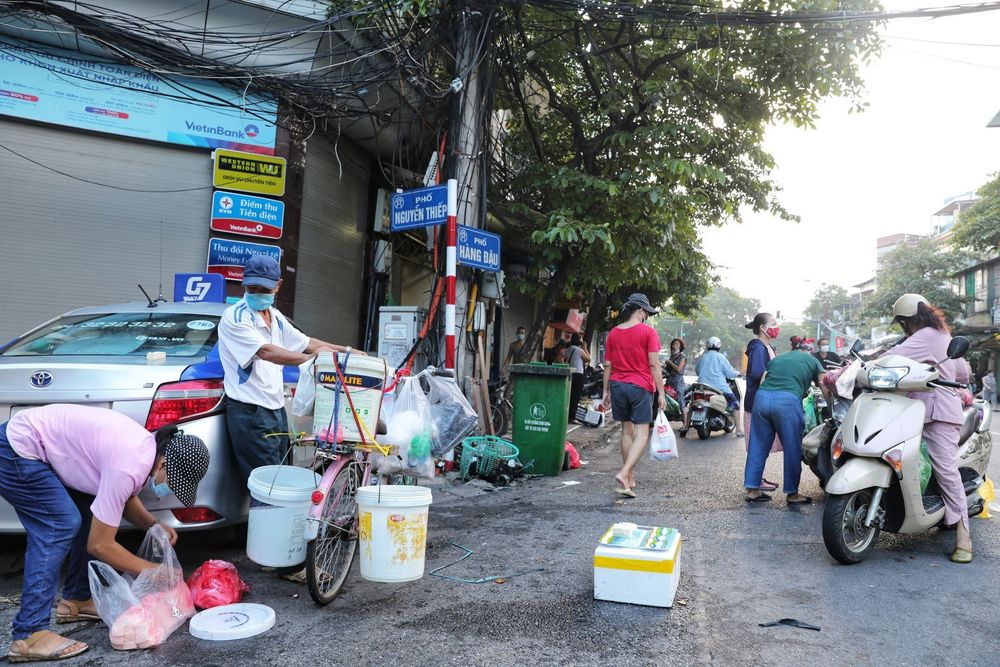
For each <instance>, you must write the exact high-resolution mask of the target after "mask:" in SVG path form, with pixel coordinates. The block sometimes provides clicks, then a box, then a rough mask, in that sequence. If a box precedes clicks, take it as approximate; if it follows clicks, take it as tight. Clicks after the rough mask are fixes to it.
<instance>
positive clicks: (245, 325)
mask: <svg viewBox="0 0 1000 667" xmlns="http://www.w3.org/2000/svg"><path fill="white" fill-rule="evenodd" d="M243 286H244V288H245V290H246V293H245V294H244V296H243V298H242V299H240V300H239V301H238V302H237V303H235V304H233V305H232V306H231V307H229V308H227V309H226V312H225V313H224V314H223V315H222V320H221V321H220V322H219V357H220V358H221V360H222V367H223V369H224V370H225V388H226V423H227V425H228V428H229V440H230V442H231V443H232V447H233V454H234V455H235V457H236V463H237V465H238V466H239V468H240V474H241V475H242V476H243V479H244V481H246V480H248V479H249V478H250V473H251V472H252V471H253V469H254V468H259V467H260V466H266V465H279V464H280V463H281V462H282V461H283V460H284V458H285V454H286V451H287V450H288V436H287V435H279V436H274V435H272V436H271V437H268V435H269V434H272V433H281V434H287V433H288V419H287V416H286V414H285V393H284V380H283V368H282V367H283V366H298V365H299V364H302V363H304V362H306V361H308V360H309V359H311V358H313V357H315V356H316V352H318V351H319V350H320V349H323V348H327V349H331V350H336V351H338V352H347V351H349V350H350V349H351V348H349V347H344V346H341V345H334V344H333V343H327V342H324V341H321V340H317V339H316V338H310V337H309V336H306V335H305V334H304V333H302V332H301V331H299V330H298V329H296V328H295V327H294V326H292V323H291V322H289V321H288V319H287V318H286V317H285V316H284V315H282V314H281V313H280V312H279V311H278V309H277V308H274V307H273V305H272V304H273V303H274V295H275V294H277V293H278V290H279V289H280V288H281V269H280V267H279V266H278V262H277V260H275V259H274V258H273V257H271V256H267V255H254V256H253V257H251V258H250V259H249V260H248V261H247V263H246V266H245V267H244V268H243ZM353 354H364V353H363V352H358V351H356V350H355V351H354V352H353Z"/></svg>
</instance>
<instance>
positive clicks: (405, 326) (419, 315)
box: [378, 306, 427, 371]
mask: <svg viewBox="0 0 1000 667" xmlns="http://www.w3.org/2000/svg"><path fill="white" fill-rule="evenodd" d="M426 317H427V311H426V310H424V309H423V308H419V307H417V306H382V307H381V308H379V311H378V356H380V357H382V358H383V359H385V361H386V363H387V364H389V366H390V367H391V368H399V366H400V365H401V364H402V363H403V360H404V359H405V358H406V354H407V353H408V352H409V351H410V348H412V347H413V345H414V344H415V343H416V342H417V336H419V335H420V329H421V327H423V326H424V319H425V318H426ZM415 356H416V357H417V359H416V360H415V361H414V364H413V369H414V370H415V371H419V370H423V368H424V366H426V362H425V361H424V355H423V354H422V353H421V352H419V351H418V352H417V354H416V355H415Z"/></svg>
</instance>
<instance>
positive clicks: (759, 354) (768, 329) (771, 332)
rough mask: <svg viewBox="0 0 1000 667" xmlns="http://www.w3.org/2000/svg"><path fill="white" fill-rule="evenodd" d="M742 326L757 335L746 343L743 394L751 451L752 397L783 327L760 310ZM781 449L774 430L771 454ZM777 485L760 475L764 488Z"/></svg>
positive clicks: (746, 441) (746, 439)
mask: <svg viewBox="0 0 1000 667" xmlns="http://www.w3.org/2000/svg"><path fill="white" fill-rule="evenodd" d="M743 326H744V327H746V328H747V329H751V330H752V331H753V332H754V335H756V336H757V337H756V338H754V339H753V340H751V341H750V342H749V343H747V370H746V379H747V390H746V396H744V397H743V442H744V445H745V446H746V450H747V452H748V453H749V451H750V418H751V413H752V412H753V399H754V397H755V396H756V395H757V389H759V388H760V381H761V378H762V377H763V376H764V368H765V367H766V366H767V363H768V362H769V361H771V359H774V354H775V352H774V343H773V341H775V340H777V338H778V335H779V334H780V333H781V328H780V327H779V326H778V321H777V320H776V319H775V318H774V315H772V314H771V313H757V315H755V316H754V318H753V321H752V322H747V323H746V324H744V325H743ZM780 451H781V438H780V437H779V436H778V434H777V433H775V435H774V444H772V445H771V450H770V451H769V452H768V454H774V453H776V452H780ZM777 488H778V485H777V484H775V483H774V482H772V481H770V480H768V479H767V478H766V477H762V478H761V483H760V489H761V491H774V490H775V489H777Z"/></svg>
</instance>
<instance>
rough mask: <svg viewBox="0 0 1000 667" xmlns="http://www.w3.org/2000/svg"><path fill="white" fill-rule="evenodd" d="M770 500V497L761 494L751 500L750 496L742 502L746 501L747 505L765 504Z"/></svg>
mask: <svg viewBox="0 0 1000 667" xmlns="http://www.w3.org/2000/svg"><path fill="white" fill-rule="evenodd" d="M770 499H771V496H769V495H767V494H766V493H761V494H760V495H759V496H757V497H756V498H751V497H750V496H747V497H746V498H744V500H746V501H747V502H748V503H766V502H767V501H768V500H770Z"/></svg>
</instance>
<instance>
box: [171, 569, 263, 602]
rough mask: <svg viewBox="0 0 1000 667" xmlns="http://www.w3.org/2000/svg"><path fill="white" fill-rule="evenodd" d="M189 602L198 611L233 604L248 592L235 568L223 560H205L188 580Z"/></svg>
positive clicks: (245, 584)
mask: <svg viewBox="0 0 1000 667" xmlns="http://www.w3.org/2000/svg"><path fill="white" fill-rule="evenodd" d="M187 583H188V588H189V589H191V601H192V602H194V606H195V607H197V608H198V609H211V608H212V607H221V606H222V605H225V604H235V603H237V602H239V601H240V600H242V599H243V595H244V593H249V592H250V586H248V585H247V583H246V582H245V581H243V579H241V578H240V573H239V572H238V571H237V570H236V566H235V565H233V564H232V563H230V562H228V561H224V560H207V561H205V562H204V563H202V564H201V565H199V566H198V569H197V570H195V571H194V574H192V575H191V577H190V578H189V579H188V582H187Z"/></svg>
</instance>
